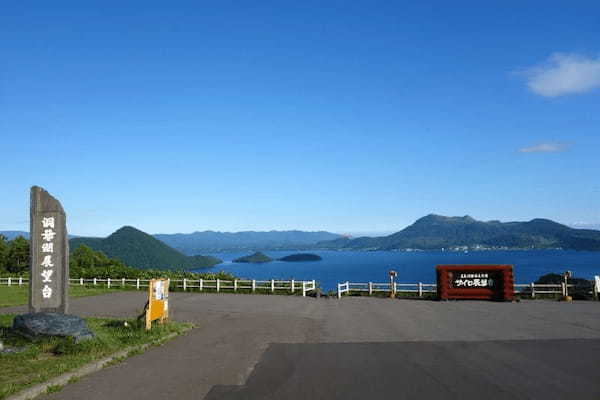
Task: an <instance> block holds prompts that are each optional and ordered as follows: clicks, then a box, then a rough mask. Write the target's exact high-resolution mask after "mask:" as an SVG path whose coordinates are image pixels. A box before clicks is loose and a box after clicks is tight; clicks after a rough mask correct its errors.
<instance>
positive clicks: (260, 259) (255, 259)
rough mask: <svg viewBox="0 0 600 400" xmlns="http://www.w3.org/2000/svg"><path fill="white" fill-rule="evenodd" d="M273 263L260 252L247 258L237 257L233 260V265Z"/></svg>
mask: <svg viewBox="0 0 600 400" xmlns="http://www.w3.org/2000/svg"><path fill="white" fill-rule="evenodd" d="M270 261H273V259H272V258H271V257H269V256H267V255H266V254H264V253H261V252H260V251H257V252H256V253H254V254H250V255H249V256H244V257H239V258H236V259H235V260H233V262H234V263H265V262H270Z"/></svg>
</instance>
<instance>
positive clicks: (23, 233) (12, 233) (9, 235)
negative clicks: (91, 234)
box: [0, 231, 79, 240]
mask: <svg viewBox="0 0 600 400" xmlns="http://www.w3.org/2000/svg"><path fill="white" fill-rule="evenodd" d="M0 235H4V237H5V238H6V239H8V240H13V239H14V238H16V237H18V236H23V237H24V238H25V239H27V240H29V232H26V231H0ZM76 237H79V236H75V235H69V238H76Z"/></svg>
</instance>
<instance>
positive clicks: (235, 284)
mask: <svg viewBox="0 0 600 400" xmlns="http://www.w3.org/2000/svg"><path fill="white" fill-rule="evenodd" d="M233 291H234V292H237V279H234V280H233Z"/></svg>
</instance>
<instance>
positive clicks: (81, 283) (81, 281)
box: [79, 278, 83, 286]
mask: <svg viewBox="0 0 600 400" xmlns="http://www.w3.org/2000/svg"><path fill="white" fill-rule="evenodd" d="M79 286H83V278H79Z"/></svg>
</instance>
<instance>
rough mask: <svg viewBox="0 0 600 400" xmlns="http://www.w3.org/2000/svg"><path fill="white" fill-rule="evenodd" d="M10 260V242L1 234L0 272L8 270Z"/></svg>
mask: <svg viewBox="0 0 600 400" xmlns="http://www.w3.org/2000/svg"><path fill="white" fill-rule="evenodd" d="M7 260H8V243H7V241H6V237H5V236H4V235H0V272H3V271H6V262H7Z"/></svg>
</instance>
